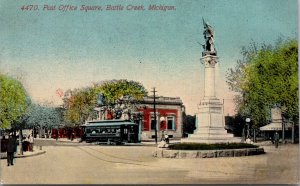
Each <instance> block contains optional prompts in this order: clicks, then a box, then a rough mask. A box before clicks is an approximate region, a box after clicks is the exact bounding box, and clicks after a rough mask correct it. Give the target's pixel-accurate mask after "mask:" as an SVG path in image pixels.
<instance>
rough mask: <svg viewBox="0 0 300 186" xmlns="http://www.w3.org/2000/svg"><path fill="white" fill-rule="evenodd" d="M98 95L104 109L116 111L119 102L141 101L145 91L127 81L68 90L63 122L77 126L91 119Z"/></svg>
mask: <svg viewBox="0 0 300 186" xmlns="http://www.w3.org/2000/svg"><path fill="white" fill-rule="evenodd" d="M100 94H102V95H103V97H104V98H105V105H103V107H105V109H112V110H113V109H116V110H117V109H118V108H117V105H118V102H119V101H120V100H123V102H126V101H127V102H134V101H133V100H141V99H142V98H143V96H145V95H146V94H147V91H146V89H145V88H144V87H143V85H141V84H140V83H138V82H135V81H128V80H110V81H104V82H100V83H95V84H93V86H91V87H86V88H82V89H75V90H68V91H67V92H66V93H65V97H64V108H65V109H66V110H65V113H64V116H65V120H66V121H67V122H68V123H72V124H75V125H78V124H82V123H83V122H84V121H85V120H87V119H88V118H89V117H93V115H94V114H95V112H94V108H95V107H96V106H97V105H98V104H97V99H98V96H99V95H100ZM124 98H129V99H124ZM125 100H126V101H125Z"/></svg>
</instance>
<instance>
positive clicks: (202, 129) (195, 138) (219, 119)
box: [181, 55, 241, 143]
mask: <svg viewBox="0 0 300 186" xmlns="http://www.w3.org/2000/svg"><path fill="white" fill-rule="evenodd" d="M201 60H202V61H203V63H204V65H205V85H204V98H203V99H202V100H201V102H200V104H199V107H198V110H199V112H198V113H197V114H196V130H195V132H194V134H190V135H189V136H188V138H185V139H181V142H183V143H239V142H241V139H240V138H235V137H233V134H228V133H227V131H226V130H225V117H224V115H223V104H222V103H221V102H220V100H219V99H218V98H217V97H216V96H215V64H216V63H217V60H218V57H217V56H211V55H206V56H204V57H203V58H201Z"/></svg>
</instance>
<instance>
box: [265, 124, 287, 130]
mask: <svg viewBox="0 0 300 186" xmlns="http://www.w3.org/2000/svg"><path fill="white" fill-rule="evenodd" d="M291 127H292V126H291V124H290V123H287V124H286V125H285V130H288V129H289V128H291ZM260 130H261V131H276V130H282V123H270V124H268V125H265V126H263V127H260Z"/></svg>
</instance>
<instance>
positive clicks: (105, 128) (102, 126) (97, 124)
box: [81, 120, 139, 144]
mask: <svg viewBox="0 0 300 186" xmlns="http://www.w3.org/2000/svg"><path fill="white" fill-rule="evenodd" d="M81 127H82V129H83V131H84V134H83V136H82V140H83V141H86V142H87V143H90V142H106V143H108V144H110V143H116V144H122V143H125V142H126V143H137V142H139V125H138V124H136V123H134V122H131V121H127V120H102V121H89V122H87V123H86V124H84V125H81Z"/></svg>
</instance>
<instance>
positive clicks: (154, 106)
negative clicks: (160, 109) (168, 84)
mask: <svg viewBox="0 0 300 186" xmlns="http://www.w3.org/2000/svg"><path fill="white" fill-rule="evenodd" d="M152 92H153V109H154V123H155V127H154V130H155V144H157V121H156V102H155V92H157V91H155V87H154V88H153V91H152Z"/></svg>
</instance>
